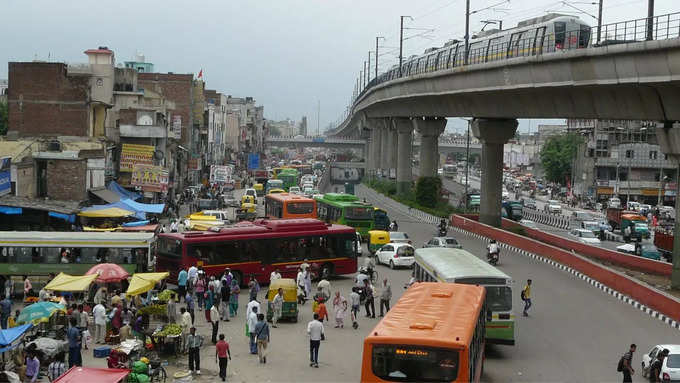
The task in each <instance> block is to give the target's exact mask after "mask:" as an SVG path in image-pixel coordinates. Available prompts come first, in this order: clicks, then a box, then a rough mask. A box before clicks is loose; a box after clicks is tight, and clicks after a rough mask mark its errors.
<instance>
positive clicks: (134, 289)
mask: <svg viewBox="0 0 680 383" xmlns="http://www.w3.org/2000/svg"><path fill="white" fill-rule="evenodd" d="M168 276H170V273H168V272H167V271H166V272H163V273H135V274H132V279H131V280H130V286H128V289H127V292H126V293H125V294H126V295H130V296H132V295H139V294H143V293H145V292H147V291H149V290H151V289H153V287H154V286H155V285H156V283H158V282H160V281H161V280H163V279H165V278H167V277H168Z"/></svg>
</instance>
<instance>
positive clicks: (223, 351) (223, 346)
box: [215, 334, 231, 382]
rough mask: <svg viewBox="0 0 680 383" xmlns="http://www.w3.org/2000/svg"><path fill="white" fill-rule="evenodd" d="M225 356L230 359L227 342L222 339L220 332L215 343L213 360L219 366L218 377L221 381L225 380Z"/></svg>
mask: <svg viewBox="0 0 680 383" xmlns="http://www.w3.org/2000/svg"><path fill="white" fill-rule="evenodd" d="M227 358H229V360H231V351H229V343H227V342H226V341H225V340H224V334H220V340H219V342H217V344H216V345H215V362H217V363H218V365H219V367H220V378H222V381H223V382H226V381H227V363H228V362H227Z"/></svg>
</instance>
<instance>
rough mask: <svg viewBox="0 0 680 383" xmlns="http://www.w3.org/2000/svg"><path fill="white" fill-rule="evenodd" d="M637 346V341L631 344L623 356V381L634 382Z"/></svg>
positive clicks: (624, 382)
mask: <svg viewBox="0 0 680 383" xmlns="http://www.w3.org/2000/svg"><path fill="white" fill-rule="evenodd" d="M635 349H637V346H636V345H635V343H633V344H631V345H630V349H628V352H627V353H625V354H623V356H622V357H621V362H620V364H621V367H622V368H621V372H622V373H623V383H626V382H632V381H633V377H632V376H633V374H635V369H634V368H633V353H635Z"/></svg>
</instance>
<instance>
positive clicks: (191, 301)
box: [184, 292, 196, 325]
mask: <svg viewBox="0 0 680 383" xmlns="http://www.w3.org/2000/svg"><path fill="white" fill-rule="evenodd" d="M184 303H186V304H187V312H188V313H189V315H191V324H192V325H193V324H194V321H195V320H196V318H195V317H194V297H193V295H192V294H191V292H187V295H185V296H184Z"/></svg>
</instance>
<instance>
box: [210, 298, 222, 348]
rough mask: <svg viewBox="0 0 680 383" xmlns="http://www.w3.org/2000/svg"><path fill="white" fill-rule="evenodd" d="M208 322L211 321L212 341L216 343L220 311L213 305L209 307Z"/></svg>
mask: <svg viewBox="0 0 680 383" xmlns="http://www.w3.org/2000/svg"><path fill="white" fill-rule="evenodd" d="M210 322H211V323H212V338H211V340H212V342H213V344H217V330H218V329H219V327H220V312H219V310H217V306H215V305H213V306H212V307H211V308H210Z"/></svg>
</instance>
